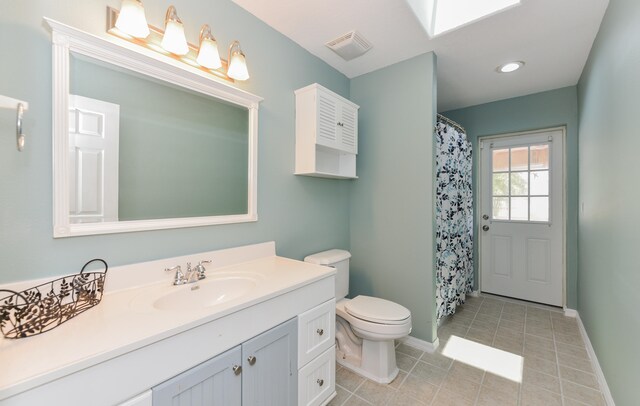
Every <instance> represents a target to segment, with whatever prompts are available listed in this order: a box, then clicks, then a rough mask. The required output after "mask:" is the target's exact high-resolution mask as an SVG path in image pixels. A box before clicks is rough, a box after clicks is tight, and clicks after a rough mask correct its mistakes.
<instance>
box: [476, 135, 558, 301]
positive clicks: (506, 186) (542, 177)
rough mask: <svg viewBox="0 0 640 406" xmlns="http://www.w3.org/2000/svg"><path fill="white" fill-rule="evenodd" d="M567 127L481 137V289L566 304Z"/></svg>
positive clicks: (525, 298) (532, 299)
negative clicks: (565, 188)
mask: <svg viewBox="0 0 640 406" xmlns="http://www.w3.org/2000/svg"><path fill="white" fill-rule="evenodd" d="M563 144H564V130H562V129H556V130H546V131H537V132H531V133H526V134H519V135H514V136H506V137H498V138H491V139H485V140H482V141H481V143H480V148H481V151H480V154H481V162H480V195H481V203H480V221H479V225H480V230H479V231H478V232H479V235H480V283H481V286H480V288H481V290H482V291H483V292H487V293H493V294H497V295H502V296H509V297H513V298H518V299H523V300H529V301H533V302H539V303H545V304H550V305H554V306H562V305H563V299H564V297H563V292H564V213H563V207H564V206H563V198H564V190H563V189H564V174H563V157H564V151H563V147H564V145H563Z"/></svg>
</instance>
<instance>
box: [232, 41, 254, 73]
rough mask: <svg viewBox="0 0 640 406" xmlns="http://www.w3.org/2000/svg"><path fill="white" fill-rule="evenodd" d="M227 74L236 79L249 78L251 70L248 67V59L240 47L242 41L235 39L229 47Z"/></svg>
mask: <svg viewBox="0 0 640 406" xmlns="http://www.w3.org/2000/svg"><path fill="white" fill-rule="evenodd" d="M227 76H229V77H230V78H231V79H235V80H247V79H249V70H248V69H247V60H246V58H245V56H244V54H243V53H242V50H241V49H240V43H239V42H238V41H234V42H233V43H232V44H231V46H230V47H229V68H228V69H227Z"/></svg>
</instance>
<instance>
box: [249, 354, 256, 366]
mask: <svg viewBox="0 0 640 406" xmlns="http://www.w3.org/2000/svg"><path fill="white" fill-rule="evenodd" d="M247 361H249V365H253V364H255V363H256V357H254V356H253V355H252V356H250V357H249V358H247Z"/></svg>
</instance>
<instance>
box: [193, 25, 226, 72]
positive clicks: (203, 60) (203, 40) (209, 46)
mask: <svg viewBox="0 0 640 406" xmlns="http://www.w3.org/2000/svg"><path fill="white" fill-rule="evenodd" d="M196 61H197V62H198V64H199V65H200V66H204V67H205V68H208V69H218V68H220V67H222V62H220V53H219V52H218V43H217V42H216V39H215V38H214V37H213V35H211V28H209V26H208V25H207V24H205V25H203V26H202V28H201V29H200V49H198V57H197V58H196Z"/></svg>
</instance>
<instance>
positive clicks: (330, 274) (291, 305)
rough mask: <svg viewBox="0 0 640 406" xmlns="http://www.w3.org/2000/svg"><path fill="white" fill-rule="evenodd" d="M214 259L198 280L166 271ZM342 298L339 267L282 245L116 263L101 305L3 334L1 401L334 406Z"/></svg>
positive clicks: (143, 405)
mask: <svg viewBox="0 0 640 406" xmlns="http://www.w3.org/2000/svg"><path fill="white" fill-rule="evenodd" d="M208 259H211V260H212V261H213V263H212V264H211V265H210V266H208V267H207V268H208V269H207V272H206V275H207V277H206V278H205V279H203V280H201V281H198V282H195V283H192V284H185V285H180V286H173V284H172V280H173V275H172V274H171V273H170V272H165V271H164V269H165V268H170V267H172V266H174V265H178V264H184V263H186V262H192V263H197V262H198V261H201V260H208ZM34 282H35V281H29V282H25V283H22V284H11V286H8V285H7V286H2V287H3V288H9V289H21V288H24V287H28V286H30V285H33V284H34ZM334 296H335V270H333V269H331V268H328V267H322V266H317V265H312V264H308V263H304V262H300V261H295V260H291V259H287V258H282V257H278V256H276V255H275V244H274V243H273V242H271V243H264V244H256V245H251V246H246V247H239V248H232V249H227V250H220V251H213V252H207V253H202V254H197V255H189V256H185V257H179V258H170V259H165V260H159V261H152V262H145V263H140V264H134V265H127V266H120V267H115V268H112V269H110V270H109V275H108V276H107V282H106V286H105V295H104V298H103V300H102V302H101V303H100V305H99V306H97V307H95V308H94V309H91V310H90V311H87V312H86V313H85V314H83V315H81V316H78V317H76V318H74V319H73V320H70V321H68V322H66V323H64V324H63V325H61V326H60V327H59V328H57V329H55V330H52V331H50V332H47V333H45V334H42V335H39V336H34V337H30V338H25V339H19V340H8V339H0V359H1V360H2V372H0V404H2V405H5V404H6V405H36V404H45V403H49V404H52V403H59V404H65V405H87V404H91V405H126V406H151V405H154V406H156V405H171V404H176V403H174V402H178V403H177V404H180V405H211V404H216V405H217V404H221V405H258V404H260V405H278V406H280V405H324V404H326V403H328V402H329V401H330V400H331V398H333V396H335V349H334V342H335V331H334V328H335V298H334Z"/></svg>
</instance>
